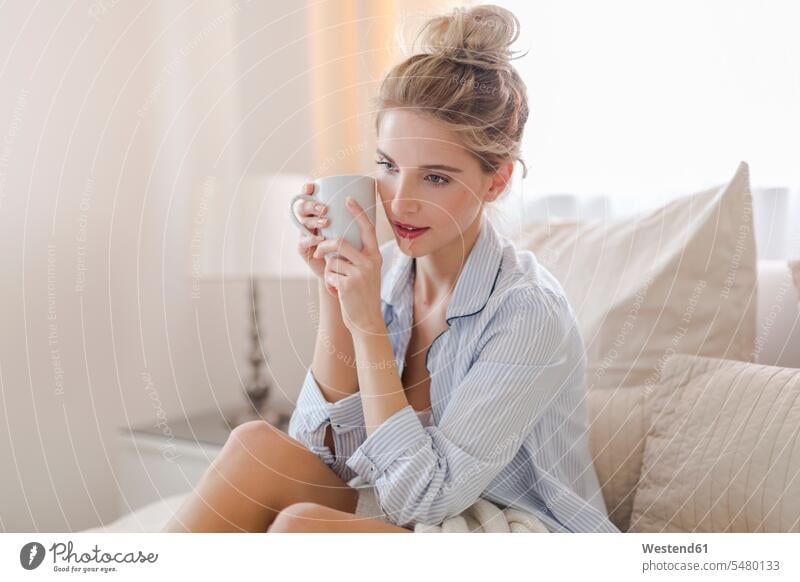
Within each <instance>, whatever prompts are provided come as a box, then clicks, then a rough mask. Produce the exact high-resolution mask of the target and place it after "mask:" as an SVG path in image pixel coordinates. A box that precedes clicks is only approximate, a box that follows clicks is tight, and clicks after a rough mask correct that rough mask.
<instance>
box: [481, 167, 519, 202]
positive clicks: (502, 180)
mask: <svg viewBox="0 0 800 582" xmlns="http://www.w3.org/2000/svg"><path fill="white" fill-rule="evenodd" d="M513 173H514V162H513V161H508V162H506V163H504V164H502V165H501V166H500V167H499V168H497V171H496V172H495V173H494V174H492V182H491V185H490V186H489V191H488V192H487V193H486V197H485V198H484V201H485V202H494V201H495V200H496V199H497V198H498V197H499V196H500V194H502V193H503V192H504V191H505V189H506V187H507V186H508V183H509V182H510V181H511V176H512V174H513Z"/></svg>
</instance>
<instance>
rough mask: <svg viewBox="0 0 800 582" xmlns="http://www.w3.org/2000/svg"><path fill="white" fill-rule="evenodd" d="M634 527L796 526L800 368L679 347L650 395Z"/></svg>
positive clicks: (799, 517)
mask: <svg viewBox="0 0 800 582" xmlns="http://www.w3.org/2000/svg"><path fill="white" fill-rule="evenodd" d="M647 410H648V414H649V415H650V419H651V422H652V426H651V427H650V430H649V432H648V434H647V440H646V443H645V450H644V459H643V464H642V475H641V479H640V482H639V487H638V489H637V490H636V496H635V498H634V502H633V514H632V515H631V525H630V531H634V532H663V531H667V532H697V531H699V532H800V478H798V477H800V440H798V431H800V369H797V368H779V367H776V366H763V365H759V364H750V363H746V362H734V361H731V360H721V359H717V358H703V357H696V356H690V355H685V354H678V355H675V356H672V357H671V358H670V359H669V360H668V361H667V363H666V366H665V368H664V371H663V373H662V375H661V383H660V384H658V385H657V386H655V387H653V389H652V391H651V393H650V394H649V396H648V398H647Z"/></svg>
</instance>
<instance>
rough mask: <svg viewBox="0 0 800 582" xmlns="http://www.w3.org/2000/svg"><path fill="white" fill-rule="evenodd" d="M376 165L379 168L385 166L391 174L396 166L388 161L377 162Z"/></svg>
mask: <svg viewBox="0 0 800 582" xmlns="http://www.w3.org/2000/svg"><path fill="white" fill-rule="evenodd" d="M375 163H376V164H378V165H379V166H383V167H384V168H385V169H386V171H387V172H391V171H392V169H393V168H394V164H392V163H391V162H389V161H386V160H375Z"/></svg>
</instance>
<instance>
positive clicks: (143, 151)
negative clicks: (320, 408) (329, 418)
mask: <svg viewBox="0 0 800 582" xmlns="http://www.w3.org/2000/svg"><path fill="white" fill-rule="evenodd" d="M300 8H301V9H300V10H299V11H296V12H294V13H289V11H292V10H297V7H296V6H292V5H290V4H289V3H287V5H286V6H283V5H282V4H281V3H275V2H269V3H250V2H244V1H243V2H240V3H237V2H233V1H228V2H211V1H204V2H197V3H193V2H190V1H188V0H186V1H180V2H162V3H151V4H144V3H138V2H121V1H120V2H115V1H114V0H97V1H95V2H77V3H76V4H75V5H74V6H71V7H70V6H66V5H60V4H57V5H54V4H50V3H47V4H46V5H45V4H42V5H37V7H34V6H33V5H32V4H31V3H29V2H26V1H25V0H11V1H10V2H6V3H5V4H3V6H2V7H1V8H0V237H1V238H0V240H2V242H3V245H2V247H3V248H2V253H0V267H1V268H0V272H1V273H2V278H0V328H1V329H2V333H0V435H2V437H0V472H1V473H2V479H0V531H71V530H78V529H82V528H85V527H88V526H91V525H95V524H97V523H99V522H100V521H108V520H110V519H112V518H113V517H115V516H116V514H117V499H116V497H117V485H116V483H115V478H114V472H113V447H114V444H115V438H114V435H115V432H116V430H117V428H118V427H121V426H127V425H136V424H141V423H144V424H156V423H157V422H158V421H159V414H162V413H163V414H166V415H167V417H173V418H174V417H175V415H182V414H183V413H184V412H187V413H191V412H193V411H198V410H205V409H209V408H216V407H218V406H223V407H224V406H228V405H230V404H233V403H236V402H239V401H240V398H241V395H240V392H239V391H240V387H239V385H238V374H237V367H238V368H240V369H242V370H243V369H244V366H243V363H242V362H243V356H244V348H245V346H246V341H247V335H246V333H247V328H246V323H247V321H246V318H245V315H246V310H247V307H246V303H245V300H246V289H245V286H244V284H242V283H229V284H225V285H222V284H221V283H203V285H202V287H201V292H200V297H199V299H193V298H192V294H191V280H190V278H189V277H188V276H187V274H186V273H187V270H186V261H187V252H188V251H187V245H186V232H187V228H188V226H187V225H188V224H189V222H190V220H191V217H190V216H189V214H190V212H189V190H190V188H191V187H192V184H193V183H194V182H195V180H196V179H197V177H198V176H202V175H205V174H207V173H210V172H212V171H213V172H220V173H223V172H230V171H233V172H241V171H243V170H246V171H248V172H269V171H279V170H280V171H292V172H308V171H309V168H310V167H311V165H312V161H311V154H310V149H309V147H308V146H307V145H305V144H304V142H305V139H306V137H305V136H307V134H308V132H309V127H308V116H306V115H303V114H300V115H297V114H296V113H297V111H298V109H302V107H301V106H302V104H303V103H305V102H307V101H308V100H309V93H308V80H307V78H306V73H307V66H306V58H307V57H306V54H305V52H304V50H303V46H302V44H298V43H293V40H294V39H296V38H298V37H301V36H303V35H304V34H305V26H306V24H305V23H306V14H305V12H304V10H303V9H302V8H303V7H302V5H301V6H300ZM242 39H246V40H245V41H244V42H241V41H242ZM231 49H232V50H231ZM273 49H274V51H275V52H274V54H273V55H272V56H271V57H269V58H267V59H264V60H263V61H261V62H259V63H257V62H256V61H257V60H259V59H261V58H263V57H264V55H267V54H269V53H271V52H273ZM229 50H230V52H228V51H229ZM215 63H216V64H215ZM251 67H252V68H251ZM245 71H246V74H245V75H244V76H242V73H243V72H245ZM284 83H286V84H285V85H284ZM276 87H280V89H279V90H278V91H277V92H276V93H275V94H274V95H273V96H271V97H269V98H268V99H265V100H264V101H263V102H259V100H260V99H262V98H263V97H264V96H265V95H266V94H267V93H268V92H269V91H272V90H274V89H275V88H276ZM228 89H230V91H228ZM226 91H227V94H226ZM247 114H250V116H249V117H248V119H247V123H246V124H244V125H243V126H242V127H240V128H239V131H238V132H237V133H233V129H234V128H235V127H236V126H237V124H238V121H237V120H238V119H240V118H241V116H242V115H247ZM223 146H226V147H223ZM262 289H263V293H262V298H264V304H263V311H264V312H265V313H264V320H263V321H264V322H265V331H266V332H267V344H266V351H267V353H268V356H269V357H270V359H271V362H273V364H274V369H273V372H274V376H275V380H276V382H277V384H278V385H279V390H280V391H283V392H285V394H286V396H285V398H284V399H283V401H284V402H283V404H282V406H284V407H286V406H287V404H286V403H287V402H288V401H290V400H291V399H292V398H293V397H294V395H295V394H296V392H297V389H298V388H299V383H300V381H301V379H302V376H303V373H304V371H305V367H306V366H307V365H308V362H309V361H310V354H311V350H312V347H313V346H312V343H313V341H312V340H313V332H314V330H313V328H312V324H311V322H310V320H309V318H307V317H305V315H306V314H307V313H308V309H307V302H308V301H309V300H310V299H311V297H313V295H312V294H311V291H313V290H314V289H313V287H312V286H310V285H309V284H308V283H303V282H282V283H267V284H264V285H262ZM284 313H289V314H298V324H297V325H293V326H292V328H291V331H290V330H289V329H286V327H287V326H286V325H285V318H284ZM270 323H273V324H274V325H270ZM198 332H199V333H198ZM201 348H202V349H201ZM201 354H202V355H203V356H204V357H205V366H206V368H207V370H208V373H209V377H210V382H209V381H208V379H207V378H206V373H205V371H204V366H203V361H202V357H201ZM279 400H280V399H279Z"/></svg>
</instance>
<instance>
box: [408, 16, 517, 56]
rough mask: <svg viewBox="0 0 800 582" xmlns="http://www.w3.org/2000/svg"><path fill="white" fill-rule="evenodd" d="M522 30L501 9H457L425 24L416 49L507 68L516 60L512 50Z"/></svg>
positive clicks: (417, 40) (511, 17)
mask: <svg viewBox="0 0 800 582" xmlns="http://www.w3.org/2000/svg"><path fill="white" fill-rule="evenodd" d="M519 30H520V25H519V20H517V17H516V16H514V14H513V13H512V12H511V11H509V10H507V9H505V8H502V7H500V6H495V5H492V4H484V5H480V6H475V7H473V8H454V9H453V11H452V12H451V13H449V14H446V15H443V16H437V17H434V18H431V19H430V20H429V21H428V22H426V24H425V25H424V26H423V27H422V29H421V30H420V32H419V34H418V35H417V39H416V42H415V47H416V46H419V49H420V50H421V51H422V52H425V53H428V54H432V55H437V56H441V57H444V58H448V59H452V60H455V61H459V62H462V63H469V64H472V65H476V66H483V67H486V66H489V67H504V66H507V65H508V64H509V62H510V61H511V59H512V58H514V56H513V51H512V50H511V48H510V47H511V45H512V44H513V43H514V42H515V41H516V40H517V38H518V37H519Z"/></svg>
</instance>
